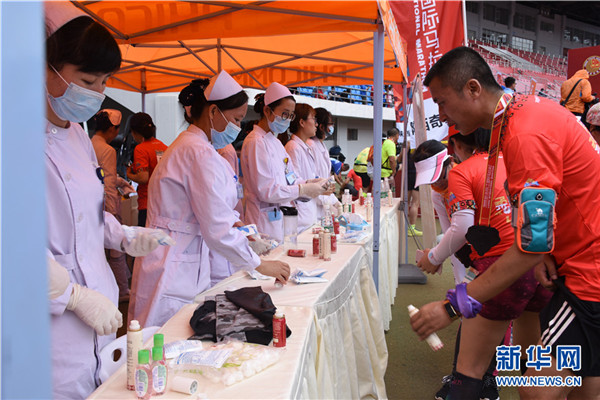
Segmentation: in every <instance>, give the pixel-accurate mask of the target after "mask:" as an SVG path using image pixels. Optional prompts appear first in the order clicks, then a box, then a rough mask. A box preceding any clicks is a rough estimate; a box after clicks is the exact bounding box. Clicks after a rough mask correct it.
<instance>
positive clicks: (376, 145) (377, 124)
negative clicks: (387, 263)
mask: <svg viewBox="0 0 600 400" xmlns="http://www.w3.org/2000/svg"><path fill="white" fill-rule="evenodd" d="M383 40H384V36H383V23H381V22H380V23H379V24H378V25H377V31H376V32H374V33H373V166H374V168H373V221H372V224H373V281H374V282H375V288H376V289H377V293H379V225H380V215H381V136H382V133H381V131H382V122H383V118H382V116H383V58H384V54H383V49H384V42H383Z"/></svg>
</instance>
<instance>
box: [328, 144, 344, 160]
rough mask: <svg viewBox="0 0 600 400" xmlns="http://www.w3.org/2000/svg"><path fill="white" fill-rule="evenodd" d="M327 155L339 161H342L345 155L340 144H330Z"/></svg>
mask: <svg viewBox="0 0 600 400" xmlns="http://www.w3.org/2000/svg"><path fill="white" fill-rule="evenodd" d="M329 157H330V158H335V159H336V160H338V161H340V162H342V163H343V162H344V161H346V156H345V155H344V153H342V148H341V147H340V146H337V145H336V146H332V147H331V148H330V149H329Z"/></svg>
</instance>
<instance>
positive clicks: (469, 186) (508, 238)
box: [447, 153, 515, 260]
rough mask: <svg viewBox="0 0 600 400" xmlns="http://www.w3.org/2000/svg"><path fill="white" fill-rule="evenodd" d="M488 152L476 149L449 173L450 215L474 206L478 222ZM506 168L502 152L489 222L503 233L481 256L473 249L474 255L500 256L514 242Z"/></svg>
mask: <svg viewBox="0 0 600 400" xmlns="http://www.w3.org/2000/svg"><path fill="white" fill-rule="evenodd" d="M487 161H488V155H487V153H476V154H475V155H473V156H471V157H469V158H468V159H467V160H466V161H464V162H462V163H460V164H458V165H456V166H455V167H454V168H452V169H451V170H450V174H449V175H448V194H447V197H448V203H449V207H450V215H452V214H454V213H455V212H457V211H458V210H467V209H471V210H475V225H477V224H478V223H479V214H480V212H481V205H482V204H483V187H484V186H485V172H486V169H487ZM505 180H506V170H505V168H504V159H503V158H502V155H500V157H499V158H498V167H497V172H496V182H495V184H494V198H493V199H492V205H491V208H492V209H491V218H490V226H492V227H493V228H496V229H497V230H498V233H499V234H500V243H498V244H497V245H496V246H494V247H492V248H491V249H490V250H488V252H487V253H485V255H483V256H480V255H479V254H477V252H476V251H474V250H473V251H472V252H471V259H472V260H477V259H480V258H482V257H491V256H499V255H502V254H504V252H505V251H506V250H507V249H508V248H509V247H510V246H512V244H513V241H514V238H515V232H514V229H513V227H512V225H511V223H510V214H511V207H510V203H509V202H508V198H507V197H506V191H505V190H504V181H505Z"/></svg>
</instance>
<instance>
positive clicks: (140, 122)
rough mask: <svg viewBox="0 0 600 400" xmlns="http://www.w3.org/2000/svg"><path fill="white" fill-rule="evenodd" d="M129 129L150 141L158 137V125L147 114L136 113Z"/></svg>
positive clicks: (132, 117) (131, 119)
mask: <svg viewBox="0 0 600 400" xmlns="http://www.w3.org/2000/svg"><path fill="white" fill-rule="evenodd" d="M129 129H131V130H132V131H135V132H136V133H139V134H140V135H142V136H143V137H144V139H146V140H148V139H150V138H153V137H156V125H154V122H153V121H152V117H151V116H149V115H148V114H146V113H143V112H139V113H135V114H133V115H132V116H131V118H130V119H129Z"/></svg>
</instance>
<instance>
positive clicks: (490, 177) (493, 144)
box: [479, 93, 513, 226]
mask: <svg viewBox="0 0 600 400" xmlns="http://www.w3.org/2000/svg"><path fill="white" fill-rule="evenodd" d="M512 99H513V96H512V95H510V94H508V93H504V94H503V95H502V97H500V100H498V104H496V109H495V111H494V117H493V119H492V125H491V128H490V129H491V131H492V135H491V137H490V147H489V149H488V163H487V169H486V173H485V185H484V187H483V202H482V205H481V213H479V225H484V226H490V220H491V214H492V197H493V195H494V182H495V181H496V170H497V168H498V156H499V155H500V137H501V136H502V127H503V125H504V118H505V115H506V112H505V111H506V108H507V107H508V105H509V103H510V102H511V101H512Z"/></svg>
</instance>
